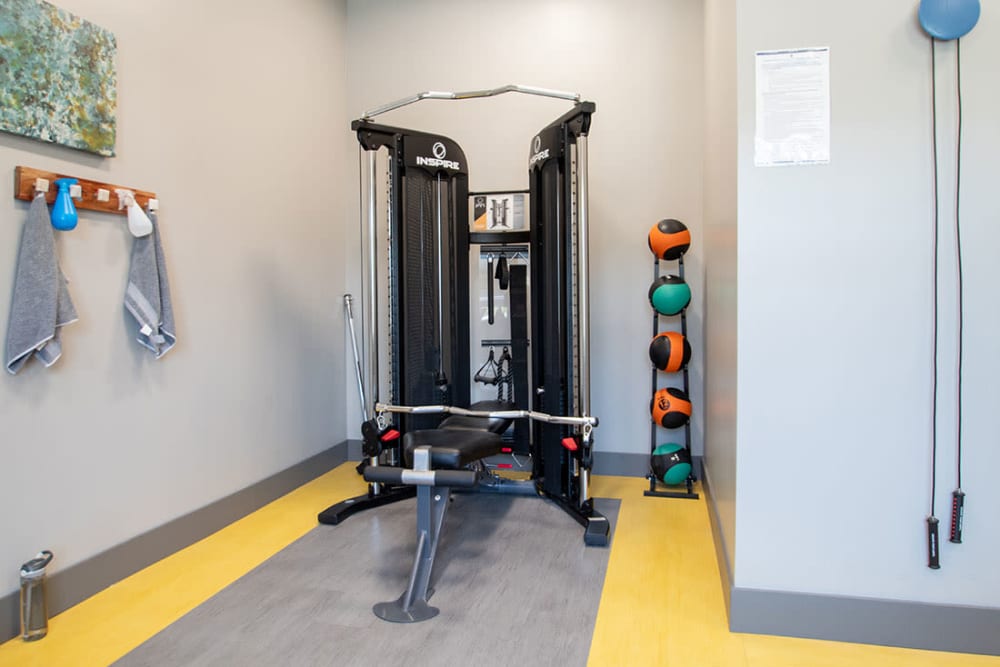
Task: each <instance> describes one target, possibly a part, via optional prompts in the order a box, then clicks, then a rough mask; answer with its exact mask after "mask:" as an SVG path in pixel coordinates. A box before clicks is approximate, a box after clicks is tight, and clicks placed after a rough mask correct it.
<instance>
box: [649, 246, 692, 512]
mask: <svg viewBox="0 0 1000 667" xmlns="http://www.w3.org/2000/svg"><path fill="white" fill-rule="evenodd" d="M660 261H661V260H660V258H659V257H657V258H655V259H654V260H653V282H654V283H655V282H656V281H657V280H659V278H660ZM662 261H666V260H662ZM677 275H678V276H680V277H681V279H684V255H681V256H680V257H678V258H677ZM679 317H680V322H681V335H682V336H684V340H687V308H686V307H685V308H684V310H682V311H681V312H680V315H679ZM658 333H660V313H659V312H658V311H657V310H656V308H653V336H654V337H655V336H656V334H658ZM650 367H651V371H650V377H651V378H652V379H651V381H650V394H649V395H650V396H654V395H655V394H656V390H657V385H658V384H659V382H658V375H659V373H660V371H658V370H657V368H656V366H654V365H652V363H651V364H650ZM681 374H682V378H683V380H684V387H683V389H684V393H685V394H687V395H688V396H689V397H690V396H691V382H690V379H689V377H688V368H687V364H685V365H684V368H683V369H682V370H681ZM658 427H659V425H658V424H657V423H656V422H655V421H654V420H653V419H650V420H649V454H650V457H652V455H653V450H655V449H656V429H657V428H658ZM683 428H684V449H686V450H687V452H688V454H690V453H691V420H690V419H689V420H688V421H687V423H686V424H684V427H683ZM693 470H694V468H693V467H692V471H693ZM646 477H647V478H648V479H649V488H648V489H646V490H645V491H643V493H642V495H644V496H656V497H658V498H687V499H689V500H697V499H698V494H697V493H695V491H694V483H695V482H696V481H698V480H697V478H696V477H695V476H694V473H693V472H692V473H691V474H690V475H688V476H687V479H686V480H685V481H684V484H685V486H686V487H687V488H686V490H685V491H659V490H657V486H659V484H658V483H657V479H656V475H654V474H653V470H652V467H650V470H649V474H648V475H646Z"/></svg>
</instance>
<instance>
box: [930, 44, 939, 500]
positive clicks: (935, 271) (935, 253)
mask: <svg viewBox="0 0 1000 667" xmlns="http://www.w3.org/2000/svg"><path fill="white" fill-rule="evenodd" d="M934 42H935V39H934V38H933V37H931V127H932V131H933V133H934V140H933V146H934V237H933V238H934V240H933V242H932V244H931V249H932V252H933V257H932V259H931V266H932V273H933V276H934V286H933V293H932V297H931V317H932V319H933V320H934V328H933V334H932V336H931V348H932V353H931V358H932V359H933V375H932V376H931V394H932V399H931V516H932V517H933V516H934V495H935V493H936V492H937V377H938V364H937V357H938V342H937V339H938V315H937V311H938V294H937V292H938V206H939V201H938V145H937V76H936V72H937V56H936V51H935V48H934Z"/></svg>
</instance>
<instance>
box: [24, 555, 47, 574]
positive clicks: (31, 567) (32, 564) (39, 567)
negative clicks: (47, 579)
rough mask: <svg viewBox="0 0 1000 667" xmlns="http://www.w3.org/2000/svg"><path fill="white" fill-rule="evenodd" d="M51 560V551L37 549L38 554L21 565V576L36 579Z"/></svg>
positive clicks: (43, 572)
mask: <svg viewBox="0 0 1000 667" xmlns="http://www.w3.org/2000/svg"><path fill="white" fill-rule="evenodd" d="M51 562H52V552H51V551H39V552H38V555H36V556H35V557H34V558H32V559H31V560H29V561H28V562H27V563H25V564H24V565H22V566H21V576H22V577H27V578H28V579H36V578H38V577H41V576H42V575H44V574H45V568H46V566H48V564H49V563H51Z"/></svg>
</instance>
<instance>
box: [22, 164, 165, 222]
mask: <svg viewBox="0 0 1000 667" xmlns="http://www.w3.org/2000/svg"><path fill="white" fill-rule="evenodd" d="M39 178H44V179H45V180H47V181H48V182H49V189H48V191H47V192H46V193H45V201H47V202H48V203H50V204H51V203H53V202H54V201H55V200H56V193H57V191H58V189H57V188H56V186H55V180H56V179H57V178H75V179H76V180H77V184H78V185H79V186H80V189H81V191H82V197H81V198H79V199H74V200H73V204H74V206H76V208H78V209H87V210H90V211H103V212H105V213H118V214H119V215H126V214H127V213H128V211H127V210H126V209H124V208H119V207H118V195H117V194H116V193H115V189H116V188H122V189H125V190H131V191H132V192H134V193H135V201H136V202H137V203H138V204H139V205H140V206H142V207H143V208H145V207H146V205H147V204H148V203H149V200H150V199H152V200H154V206H153V207H152V208H154V209H155V208H156V205H155V204H156V203H157V202H156V193H155V192H148V191H146V190H139V189H136V188H130V187H126V186H124V185H114V184H112V183H102V182H100V181H92V180H90V179H87V178H79V177H77V176H70V175H68V174H57V173H55V172H53V171H42V170H41V169H33V168H32V167H21V166H19V167H15V169H14V199H22V200H24V201H31V200H32V199H34V198H35V183H36V181H37V179H39ZM98 190H107V191H108V193H109V196H108V199H107V201H99V200H98V198H97V191H98Z"/></svg>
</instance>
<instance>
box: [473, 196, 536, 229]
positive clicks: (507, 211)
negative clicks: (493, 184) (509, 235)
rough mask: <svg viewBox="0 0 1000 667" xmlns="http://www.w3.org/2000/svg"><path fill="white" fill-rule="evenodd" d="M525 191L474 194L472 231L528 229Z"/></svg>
mask: <svg viewBox="0 0 1000 667" xmlns="http://www.w3.org/2000/svg"><path fill="white" fill-rule="evenodd" d="M527 198H528V195H527V194H525V193H524V192H498V193H489V194H481V195H477V194H474V195H472V196H471V197H470V199H471V200H472V231H474V232H516V231H523V230H525V229H527V228H528V227H527V225H526V224H525V212H526V210H527V207H526V206H525V203H526V200H527Z"/></svg>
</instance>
